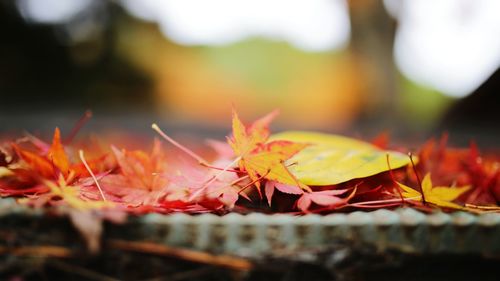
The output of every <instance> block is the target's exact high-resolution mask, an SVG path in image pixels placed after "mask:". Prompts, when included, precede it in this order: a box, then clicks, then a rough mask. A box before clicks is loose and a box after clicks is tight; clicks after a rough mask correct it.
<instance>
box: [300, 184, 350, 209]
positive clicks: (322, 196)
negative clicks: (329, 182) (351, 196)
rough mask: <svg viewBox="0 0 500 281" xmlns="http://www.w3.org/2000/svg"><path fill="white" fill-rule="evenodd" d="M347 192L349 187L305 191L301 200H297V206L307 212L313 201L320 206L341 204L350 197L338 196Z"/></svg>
mask: <svg viewBox="0 0 500 281" xmlns="http://www.w3.org/2000/svg"><path fill="white" fill-rule="evenodd" d="M346 192H347V189H333V190H324V191H313V192H304V193H303V194H302V196H301V197H300V198H299V200H297V207H298V208H299V209H300V210H301V211H302V212H307V210H308V209H309V207H310V206H311V203H315V204H317V205H320V206H330V207H335V206H340V205H342V204H344V203H346V202H347V200H348V199H346V198H340V197H337V195H341V194H344V193H346Z"/></svg>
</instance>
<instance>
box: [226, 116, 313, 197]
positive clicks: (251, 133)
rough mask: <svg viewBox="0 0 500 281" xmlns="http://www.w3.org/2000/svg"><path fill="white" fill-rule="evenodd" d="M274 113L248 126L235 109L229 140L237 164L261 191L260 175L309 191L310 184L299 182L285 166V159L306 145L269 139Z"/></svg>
mask: <svg viewBox="0 0 500 281" xmlns="http://www.w3.org/2000/svg"><path fill="white" fill-rule="evenodd" d="M275 115H276V112H272V113H270V114H268V115H266V116H265V117H263V118H261V119H259V120H257V121H255V122H254V123H253V124H252V125H250V126H249V127H246V126H245V125H244V124H243V123H242V122H241V120H240V119H239V117H238V114H237V113H236V111H234V110H233V121H232V123H233V124H232V128H233V134H232V136H231V137H230V138H229V139H228V143H229V145H230V146H231V148H232V149H233V151H234V153H235V155H236V156H238V158H237V159H239V160H238V166H239V168H240V170H242V171H246V172H247V173H248V176H249V178H250V179H251V180H252V181H254V182H255V185H256V186H257V190H258V191H259V193H260V182H259V179H260V178H265V179H267V180H274V181H276V182H279V183H283V184H288V185H296V186H299V187H301V188H302V189H305V190H310V188H309V187H308V186H307V185H305V184H303V183H301V182H299V181H298V180H297V179H296V178H295V176H293V175H292V174H291V173H290V171H288V168H287V167H286V166H285V161H286V160H288V159H289V158H290V157H292V156H293V155H295V154H296V153H298V152H299V151H301V150H302V149H304V148H305V147H306V146H307V144H301V143H295V142H291V141H281V140H275V141H271V142H267V140H268V138H269V135H270V133H269V128H268V127H269V123H270V122H271V120H272V119H273V118H274V116H275Z"/></svg>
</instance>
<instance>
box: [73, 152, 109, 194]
mask: <svg viewBox="0 0 500 281" xmlns="http://www.w3.org/2000/svg"><path fill="white" fill-rule="evenodd" d="M79 154H80V160H82V163H83V165H84V166H85V169H87V171H88V172H89V174H90V176H91V177H92V179H93V180H94V182H95V185H96V186H97V189H99V192H100V193H101V197H102V200H103V201H107V200H106V197H105V196H104V192H103V191H102V188H101V185H100V184H99V181H97V178H96V176H95V175H94V173H93V172H92V169H90V167H89V164H87V161H86V160H85V155H84V154H83V150H80V151H79Z"/></svg>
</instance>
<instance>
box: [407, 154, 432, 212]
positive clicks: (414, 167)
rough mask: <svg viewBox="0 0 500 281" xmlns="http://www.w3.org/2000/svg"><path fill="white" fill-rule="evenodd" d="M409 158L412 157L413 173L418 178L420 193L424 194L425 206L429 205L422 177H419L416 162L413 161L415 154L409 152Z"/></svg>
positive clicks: (423, 201)
mask: <svg viewBox="0 0 500 281" xmlns="http://www.w3.org/2000/svg"><path fill="white" fill-rule="evenodd" d="M408 157H410V162H411V167H412V169H413V172H414V173H415V176H416V177H417V183H418V187H420V193H421V194H422V203H424V205H427V201H426V200H425V194H424V189H423V188H422V180H420V176H419V175H418V171H417V166H415V162H414V161H413V154H412V153H411V152H408Z"/></svg>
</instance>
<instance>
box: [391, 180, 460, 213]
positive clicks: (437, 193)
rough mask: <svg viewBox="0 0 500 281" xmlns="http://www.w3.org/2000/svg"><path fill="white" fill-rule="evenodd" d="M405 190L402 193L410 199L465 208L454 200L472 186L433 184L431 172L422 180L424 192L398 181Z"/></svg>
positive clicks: (453, 207) (448, 206)
mask: <svg viewBox="0 0 500 281" xmlns="http://www.w3.org/2000/svg"><path fill="white" fill-rule="evenodd" d="M397 184H398V185H399V187H401V189H402V190H403V192H402V195H403V197H404V198H406V199H409V200H418V201H423V200H424V199H425V202H427V203H431V204H434V205H436V206H439V207H444V208H451V209H459V210H463V209H465V207H463V206H460V205H458V204H456V203H453V202H452V201H453V200H455V199H457V198H458V197H459V196H460V195H462V194H463V193H464V192H466V191H467V190H469V189H470V186H462V187H451V186H435V187H433V186H432V180H431V174H430V173H428V174H427V175H425V177H424V179H423V180H422V193H423V197H422V193H420V192H419V191H417V190H415V189H413V188H411V187H409V186H406V185H404V184H402V183H399V182H398V183H397Z"/></svg>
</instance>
